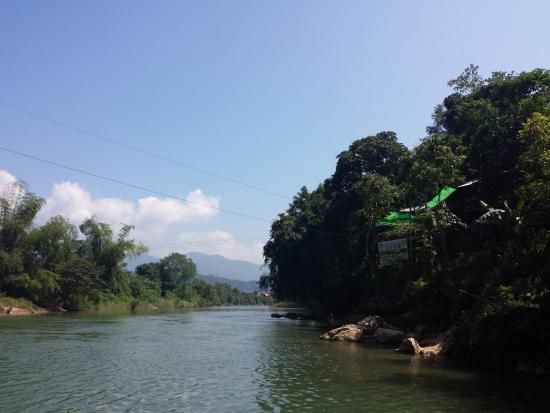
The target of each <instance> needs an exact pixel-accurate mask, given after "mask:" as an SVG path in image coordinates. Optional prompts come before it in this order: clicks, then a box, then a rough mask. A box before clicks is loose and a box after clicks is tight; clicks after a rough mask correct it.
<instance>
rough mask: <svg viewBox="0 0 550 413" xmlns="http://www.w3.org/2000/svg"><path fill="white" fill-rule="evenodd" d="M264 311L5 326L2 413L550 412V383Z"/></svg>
mask: <svg viewBox="0 0 550 413" xmlns="http://www.w3.org/2000/svg"><path fill="white" fill-rule="evenodd" d="M269 313H270V309H267V308H251V307H241V308H215V309H208V310H203V311H186V312H180V313H166V314H147V315H109V316H90V315H71V316H52V317H21V318H9V319H0V389H1V391H0V412H2V413H12V412H34V411H39V412H43V411H56V412H57V411H65V410H68V411H80V412H97V411H105V412H107V411H108V412H125V411H131V412H169V411H174V412H209V411H212V412H218V411H235V412H236V411H238V412H257V411H266V412H278V411H282V412H292V411H295V412H302V411H315V412H318V411H320V412H322V411H327V412H340V411H342V412H343V411H346V412H348V411H375V412H390V411H391V412H396V411H406V412H421V411H422V412H426V411H429V412H434V411H442V412H476V411H483V412H491V411H493V412H497V411H498V412H501V411H509V412H512V411H517V412H520V411H535V410H537V409H539V410H540V411H543V410H544V409H543V407H544V406H543V403H544V402H545V401H546V400H545V399H546V393H545V391H546V387H547V386H548V382H544V381H540V380H531V379H530V380H525V381H524V382H523V383H522V381H521V380H518V378H515V377H510V376H508V375H502V374H493V373H490V372H489V373H482V372H478V371H474V370H471V369H463V368H458V367H457V366H453V365H447V364H445V363H443V364H434V363H430V362H426V361H423V360H422V359H420V358H415V357H409V356H404V355H400V354H395V353H393V352H392V351H389V350H388V349H382V348H379V349H376V348H368V347H366V346H363V345H359V344H349V343H328V342H324V341H321V340H319V338H318V336H319V334H320V332H321V331H322V330H321V329H320V327H318V326H316V325H315V323H311V322H296V321H289V320H274V319H271V318H270V317H269Z"/></svg>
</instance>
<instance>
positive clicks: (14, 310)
mask: <svg viewBox="0 0 550 413" xmlns="http://www.w3.org/2000/svg"><path fill="white" fill-rule="evenodd" d="M216 305H233V303H216V304H210V303H207V302H203V301H187V300H182V299H179V298H177V297H170V298H160V299H158V300H155V301H154V302H151V301H142V300H136V299H134V298H131V297H116V296H109V295H105V296H104V297H103V298H102V299H101V300H100V301H99V302H98V303H97V304H94V305H91V306H89V307H83V308H81V309H78V310H66V309H63V308H61V307H56V308H51V309H47V308H44V307H41V306H39V305H37V304H35V303H33V302H32V301H30V300H27V299H25V298H13V297H7V296H0V317H15V316H28V315H44V314H54V313H65V312H67V313H90V312H92V313H93V312H97V313H107V314H108V313H121V312H128V313H132V312H151V311H170V310H181V309H199V308H204V307H211V306H216Z"/></svg>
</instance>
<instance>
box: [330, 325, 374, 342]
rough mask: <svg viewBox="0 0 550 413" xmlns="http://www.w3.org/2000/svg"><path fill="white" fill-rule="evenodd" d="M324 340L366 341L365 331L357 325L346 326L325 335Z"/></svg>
mask: <svg viewBox="0 0 550 413" xmlns="http://www.w3.org/2000/svg"><path fill="white" fill-rule="evenodd" d="M320 338H321V339H322V340H328V341H351V342H358V341H363V340H364V339H365V337H364V335H363V329H362V328H361V327H360V326H359V325H357V324H346V325H344V326H342V327H338V328H335V329H334V330H330V331H328V332H326V333H325V334H323V335H322V336H321V337H320Z"/></svg>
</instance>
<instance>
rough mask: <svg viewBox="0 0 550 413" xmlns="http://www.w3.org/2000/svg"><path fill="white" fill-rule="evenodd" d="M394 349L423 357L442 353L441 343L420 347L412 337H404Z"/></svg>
mask: <svg viewBox="0 0 550 413" xmlns="http://www.w3.org/2000/svg"><path fill="white" fill-rule="evenodd" d="M395 351H398V352H400V353H406V354H412V355H415V356H417V355H420V356H423V357H436V356H439V355H440V354H442V353H443V343H438V344H435V345H433V346H426V347H422V346H420V344H418V341H416V340H415V339H414V338H406V339H405V340H403V341H402V342H401V345H400V346H399V348H398V349H396V350H395Z"/></svg>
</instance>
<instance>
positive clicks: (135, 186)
mask: <svg viewBox="0 0 550 413" xmlns="http://www.w3.org/2000/svg"><path fill="white" fill-rule="evenodd" d="M0 150H1V151H4V152H9V153H11V154H14V155H18V156H21V157H23V158H27V159H32V160H35V161H38V162H41V163H45V164H48V165H53V166H56V167H58V168H63V169H67V170H69V171H73V172H78V173H81V174H83V175H88V176H92V177H94V178H98V179H102V180H104V181H107V182H113V183H116V184H119V185H123V186H127V187H129V188H134V189H139V190H140V191H144V192H149V193H152V194H155V195H160V196H164V197H166V198H172V199H176V200H179V201H182V202H187V203H189V204H194V205H200V206H203V207H205V208H210V209H214V210H216V211H220V212H224V213H227V214H232V215H236V216H240V217H243V218H248V219H252V220H255V221H261V222H267V223H270V224H271V223H272V221H271V220H269V219H265V218H260V217H256V216H254V215H249V214H245V213H242V212H237V211H232V210H229V209H224V208H219V207H215V206H212V205H209V204H204V203H202V202H197V201H191V200H189V199H186V198H182V197H179V196H176V195H172V194H168V193H166V192H162V191H157V190H155V189H151V188H147V187H144V186H141V185H136V184H131V183H128V182H125V181H121V180H119V179H115V178H109V177H107V176H103V175H99V174H96V173H94V172H89V171H85V170H83V169H79V168H75V167H72V166H68V165H64V164H61V163H59V162H54V161H49V160H47V159H43V158H39V157H38V156H34V155H29V154H27V153H23V152H18V151H15V150H13V149H10V148H6V147H1V146H0ZM305 230H306V231H309V232H315V233H318V234H324V235H336V236H340V235H343V234H339V233H336V232H327V231H320V230H316V229H312V228H305Z"/></svg>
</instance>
